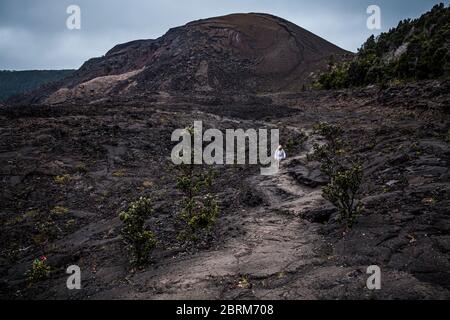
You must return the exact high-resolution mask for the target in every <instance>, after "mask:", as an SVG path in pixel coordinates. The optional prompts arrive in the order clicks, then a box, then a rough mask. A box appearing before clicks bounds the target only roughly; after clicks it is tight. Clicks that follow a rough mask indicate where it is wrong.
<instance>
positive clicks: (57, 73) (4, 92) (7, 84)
mask: <svg viewBox="0 0 450 320" xmlns="http://www.w3.org/2000/svg"><path fill="white" fill-rule="evenodd" d="M73 71H74V70H30V71H0V101H4V100H6V99H8V98H9V97H11V96H13V95H15V94H18V93H23V92H26V91H30V90H33V89H36V88H38V87H39V86H41V85H43V84H45V83H49V82H53V81H58V80H61V79H63V78H65V77H66V76H68V75H69V74H71V73H72V72H73Z"/></svg>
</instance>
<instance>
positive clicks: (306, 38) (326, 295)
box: [0, 14, 450, 299]
mask: <svg viewBox="0 0 450 320" xmlns="http://www.w3.org/2000/svg"><path fill="white" fill-rule="evenodd" d="M330 54H336V55H340V54H343V55H345V54H346V53H345V51H343V50H341V49H339V48H337V47H335V46H333V45H332V44H330V43H328V42H326V41H324V40H322V39H320V38H318V37H316V36H314V35H312V34H310V33H309V32H307V31H305V30H303V29H301V28H300V27H297V26H295V25H293V24H291V23H289V22H287V21H285V20H281V19H279V18H276V17H273V16H268V15H262V14H250V15H231V16H226V17H219V18H213V19H207V20H201V21H197V22H193V23H190V24H188V25H186V26H184V27H180V28H176V29H172V30H170V31H169V32H168V33H167V34H166V35H165V36H163V37H162V38H159V39H156V40H143V41H135V42H132V43H128V44H124V45H119V46H117V47H115V48H113V49H112V50H111V51H109V52H108V53H107V54H106V55H105V56H104V57H102V58H97V59H93V60H90V61H88V62H87V63H86V64H85V65H84V66H83V67H82V68H81V69H80V70H78V71H77V72H75V73H74V75H73V76H71V77H69V78H66V79H65V80H63V81H62V82H58V83H55V84H52V85H49V86H47V87H46V88H41V89H40V90H39V91H37V92H34V93H33V94H30V95H27V96H22V97H20V98H17V99H16V100H15V101H10V102H9V103H8V104H7V105H0V226H1V230H0V231H1V232H0V242H1V245H0V250H1V255H0V297H1V298H4V299H119V298H121V299H449V298H450V274H449V270H450V259H449V248H450V235H449V229H450V199H449V194H450V193H449V189H450V185H449V169H448V168H449V155H450V146H449V142H450V136H449V125H450V115H449V105H450V82H449V81H448V80H447V81H445V80H439V81H438V80H436V81H424V82H416V83H411V84H398V85H391V86H387V87H385V88H383V89H381V88H380V87H377V86H371V87H366V88H361V89H343V90H335V91H309V90H302V88H303V84H305V83H307V81H308V77H309V76H310V75H311V73H312V72H317V71H313V69H314V70H319V69H320V68H321V66H322V67H323V66H324V65H323V63H325V62H326V58H327V57H329V55H330ZM316 63H317V65H316ZM13 102H15V104H14V103H13ZM198 120H202V121H203V125H204V127H205V128H217V129H220V130H225V129H238V128H239V129H249V128H253V129H262V128H267V129H271V128H272V129H274V128H277V129H280V133H281V137H280V138H281V143H282V144H283V145H285V147H286V151H287V153H288V159H287V160H286V161H285V162H283V163H282V165H281V170H280V172H279V173H278V174H277V175H275V176H262V175H260V170H259V166H252V165H226V166H216V167H214V169H215V171H216V172H217V177H216V178H215V181H214V184H213V189H212V191H213V193H214V194H215V196H216V197H217V199H218V200H219V204H220V213H219V216H218V219H217V221H216V223H215V225H214V227H213V229H212V230H211V232H210V233H209V234H204V235H203V236H201V237H199V238H198V240H197V241H190V240H189V241H187V240H186V239H183V238H180V237H179V235H180V232H182V231H183V228H184V225H183V223H182V222H181V221H180V218H179V216H180V200H181V194H180V192H179V191H178V190H177V188H176V178H177V170H174V165H173V164H172V161H171V158H170V155H171V150H172V148H173V146H174V145H175V143H174V142H172V141H171V134H172V132H173V131H174V130H175V129H182V128H185V127H187V126H189V125H192V124H193V122H194V121H198ZM321 121H326V122H329V123H332V124H336V125H339V126H340V127H341V128H342V129H343V140H344V142H345V148H343V149H342V150H341V152H342V153H343V156H344V157H345V158H350V157H351V158H358V159H360V161H361V163H362V165H363V183H362V187H361V200H362V203H363V204H364V208H363V210H362V212H361V214H360V215H359V216H358V217H357V219H356V222H355V224H354V225H353V227H352V228H351V229H348V228H346V227H345V226H344V225H343V224H342V223H341V222H340V221H339V220H338V212H337V210H336V208H334V207H333V206H332V205H331V203H329V202H328V201H326V200H325V199H324V198H323V197H322V187H323V186H324V185H325V184H326V183H327V182H328V178H327V177H326V176H325V175H324V174H323V173H322V172H321V170H320V166H319V163H317V162H316V161H313V160H312V159H311V157H309V156H308V155H310V154H311V153H312V151H313V145H314V144H315V143H318V144H325V143H327V141H325V140H324V138H323V137H321V136H319V135H317V134H315V133H314V131H313V130H312V128H313V126H314V125H315V124H316V123H318V122H321ZM141 196H151V197H152V198H153V199H154V203H155V211H154V213H153V214H152V215H151V217H150V219H149V220H148V221H147V225H148V227H149V228H150V229H151V230H152V231H153V232H154V233H155V234H156V236H157V238H158V244H157V247H156V249H155V250H153V251H152V253H151V264H150V265H148V266H147V267H146V268H143V269H136V268H134V267H132V266H131V265H130V261H129V257H128V254H127V251H126V249H125V246H124V244H123V241H122V236H121V234H120V231H121V226H122V223H121V221H120V219H119V212H120V211H122V210H124V209H126V208H127V207H128V205H129V204H130V203H131V202H132V201H134V200H136V199H137V198H139V197H141ZM41 256H45V257H46V259H47V260H46V263H47V264H48V266H50V268H51V269H50V275H49V277H48V279H46V280H43V281H40V282H37V283H33V284H32V285H29V283H28V281H27V276H26V275H25V274H26V272H27V271H28V270H30V267H31V265H32V263H33V261H34V260H35V259H36V258H39V257H41ZM69 265H78V266H79V267H80V268H81V272H82V290H68V289H67V288H66V280H67V276H68V275H67V274H66V273H65V271H66V268H67V267H68V266H69ZM370 265H378V266H380V268H381V271H382V288H381V290H377V291H370V290H368V289H367V287H366V280H367V277H368V275H367V274H366V270H367V267H368V266H370Z"/></svg>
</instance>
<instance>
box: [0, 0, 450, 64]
mask: <svg viewBox="0 0 450 320" xmlns="http://www.w3.org/2000/svg"><path fill="white" fill-rule="evenodd" d="M439 2H444V3H445V4H446V5H448V3H449V2H450V0H445V1H432V0H368V1H366V0H342V1H336V0H270V1H269V0H177V1H175V0H127V1H125V0H0V69H9V70H26V69H64V68H70V69H72V68H79V67H80V66H81V64H82V63H83V62H84V61H86V60H87V59H89V58H91V57H98V56H102V55H103V54H105V53H106V51H108V50H109V49H110V48H112V47H113V46H114V45H116V44H118V43H123V42H127V41H131V40H135V39H151V38H157V37H160V36H161V35H163V34H164V33H165V32H166V31H167V30H168V29H169V28H171V27H175V26H180V25H183V24H185V23H187V22H189V21H192V20H197V19H202V18H208V17H213V16H219V15H224V14H229V13H236V12H264V13H270V14H273V15H277V16H280V17H282V18H285V19H287V20H289V21H291V22H293V23H295V24H297V25H299V26H301V27H303V28H305V29H307V30H309V31H311V32H313V33H315V34H317V35H319V36H321V37H323V38H325V39H327V40H328V41H331V42H333V43H335V44H336V45H338V46H340V47H342V48H344V49H347V50H350V51H356V49H357V48H358V47H359V46H360V45H361V44H362V43H363V42H364V41H365V39H367V37H368V36H370V35H371V34H373V33H375V34H378V33H379V32H380V31H386V30H388V29H389V28H390V27H393V26H396V25H397V23H398V21H399V20H401V19H405V18H408V17H412V18H414V17H418V16H420V14H421V13H423V12H425V11H427V10H429V9H431V8H432V7H433V5H434V4H436V3H439ZM72 4H75V5H78V6H79V7H80V8H81V29H80V30H69V29H67V27H66V20H67V18H68V16H69V15H68V14H67V13H66V9H67V7H68V6H69V5H72ZM371 4H375V5H378V6H379V7H380V8H381V14H382V20H381V21H382V30H380V31H377V30H375V31H376V32H374V31H371V30H368V29H367V27H366V20H367V18H368V16H369V15H368V14H367V13H366V10H367V7H368V6H369V5H371Z"/></svg>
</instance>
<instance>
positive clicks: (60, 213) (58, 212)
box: [50, 206, 69, 216]
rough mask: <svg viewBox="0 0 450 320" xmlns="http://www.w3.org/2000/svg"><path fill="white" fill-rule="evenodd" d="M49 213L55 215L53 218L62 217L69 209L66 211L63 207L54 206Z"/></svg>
mask: <svg viewBox="0 0 450 320" xmlns="http://www.w3.org/2000/svg"><path fill="white" fill-rule="evenodd" d="M50 212H51V214H52V215H55V216H63V215H66V214H67V213H68V212H69V209H67V208H66V207H63V206H56V207H54V208H53V209H52V210H51V211H50Z"/></svg>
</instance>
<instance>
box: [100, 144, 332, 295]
mask: <svg viewBox="0 0 450 320" xmlns="http://www.w3.org/2000/svg"><path fill="white" fill-rule="evenodd" d="M315 141H316V137H309V138H308V141H307V142H306V143H305V145H306V148H305V150H304V151H303V152H302V153H301V154H300V155H298V156H296V157H292V158H290V159H288V160H287V161H286V162H285V163H283V165H282V167H281V170H280V172H279V173H278V175H275V176H262V175H258V176H253V177H251V178H250V179H249V181H248V183H249V185H251V186H252V187H254V188H255V189H257V191H258V192H259V193H261V194H263V195H264V198H265V199H264V200H265V203H267V204H268V205H266V206H263V207H259V208H255V209H250V210H245V211H244V210H243V211H242V212H241V214H239V215H238V216H237V217H236V218H235V219H230V221H227V223H230V224H234V225H235V226H238V227H239V229H240V230H241V232H240V236H238V237H236V238H233V239H230V240H229V241H227V242H225V243H224V244H223V245H222V246H220V248H218V249H216V250H214V251H208V252H201V253H199V254H198V255H196V256H194V257H186V258H181V259H177V260H175V261H166V262H164V264H163V265H159V266H158V268H155V269H151V270H149V271H146V272H143V273H137V274H135V275H134V276H133V277H131V278H129V279H128V281H129V283H130V284H131V287H128V286H127V289H125V290H124V288H123V287H122V288H115V289H112V291H108V292H102V293H101V294H100V295H99V296H96V298H104V297H115V298H119V297H122V298H127V299H135V298H160V299H185V298H187V299H214V298H225V299H229V298H241V297H242V296H243V295H244V297H245V296H248V297H252V298H260V299H264V298H274V299H276V298H288V297H290V298H303V299H305V298H315V297H316V295H315V293H314V292H313V291H312V290H311V289H310V288H308V286H302V288H301V289H300V292H299V289H298V288H297V289H296V290H295V291H294V292H293V291H291V289H292V286H289V285H283V286H282V288H281V287H280V290H273V288H271V290H269V288H264V286H262V287H261V288H258V286H257V285H254V286H252V281H256V282H261V281H262V283H263V284H264V283H265V281H267V282H269V281H270V279H272V278H275V279H282V278H283V277H285V275H287V274H289V273H297V272H298V270H299V269H304V270H306V269H308V270H312V269H315V267H317V266H318V265H324V264H325V263H326V261H325V260H326V257H325V256H326V255H324V248H326V244H325V243H324V240H323V239H322V238H321V236H320V235H319V234H318V233H317V230H316V228H317V226H315V225H313V224H311V223H309V222H306V221H304V220H302V219H300V218H298V214H299V213H300V212H301V211H303V210H305V209H307V208H313V207H315V206H317V205H319V204H320V203H321V202H322V201H323V199H322V198H321V196H320V187H318V188H308V187H306V186H302V185H300V184H298V183H296V182H295V181H294V180H293V179H292V178H291V177H290V176H289V174H288V171H287V169H286V168H287V167H288V166H289V163H290V162H292V161H295V160H299V159H302V158H305V157H306V154H307V153H308V152H310V150H311V148H312V144H313V143H314V142H315ZM243 277H245V278H247V279H248V282H249V284H248V285H247V284H246V283H244V285H241V286H239V280H242V279H243ZM223 281H225V282H229V284H230V285H229V286H228V287H227V286H223ZM139 286H140V287H142V289H143V290H136V287H139ZM149 287H152V288H153V289H154V290H153V291H152V290H149ZM250 287H251V288H250ZM144 288H145V289H144ZM269 294H270V295H269ZM94 298H95V297H94Z"/></svg>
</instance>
